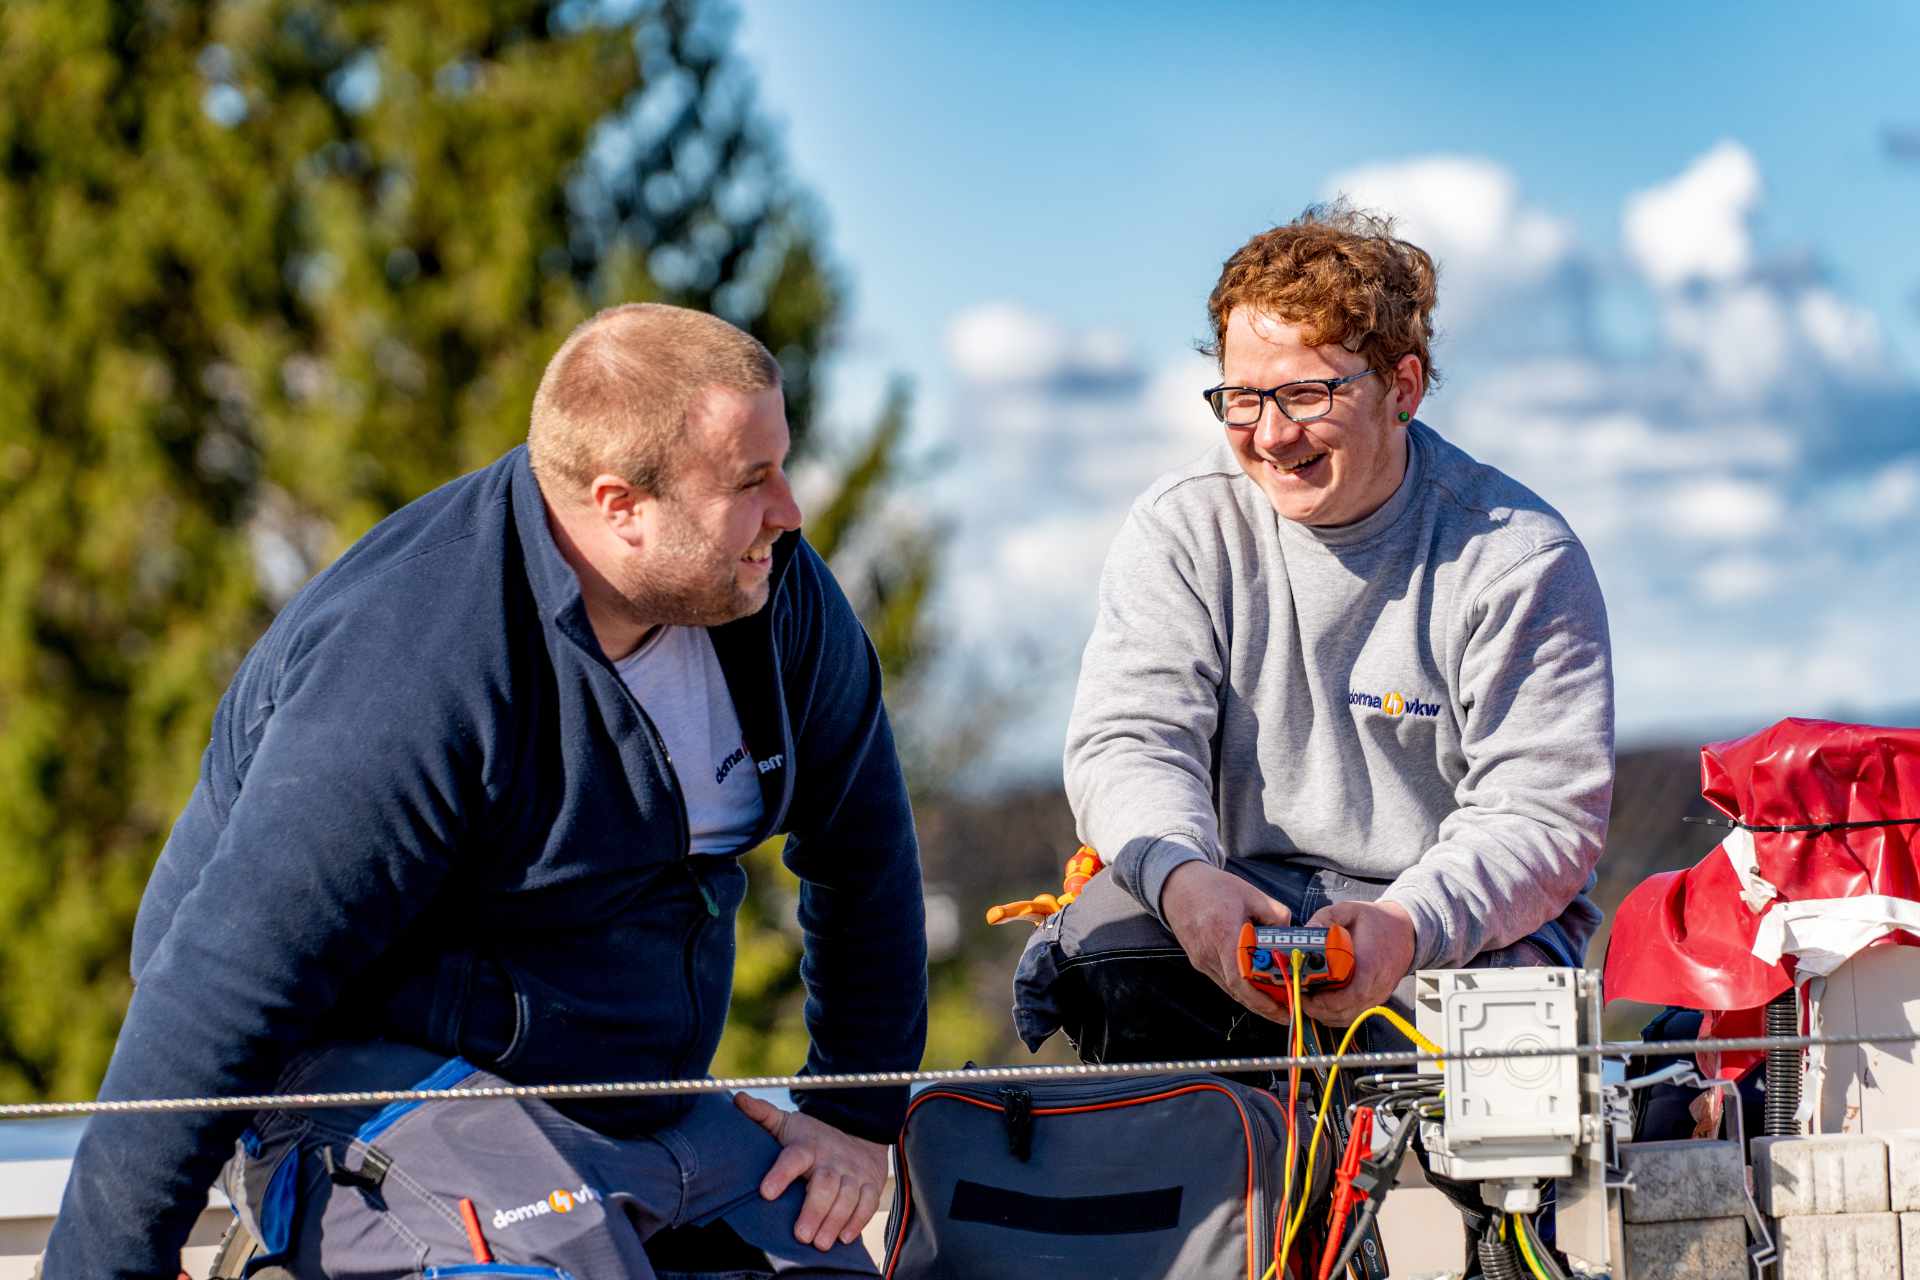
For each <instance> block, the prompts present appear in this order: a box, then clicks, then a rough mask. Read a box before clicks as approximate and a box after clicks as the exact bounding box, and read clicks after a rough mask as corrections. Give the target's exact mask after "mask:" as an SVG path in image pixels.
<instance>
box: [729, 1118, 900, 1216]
mask: <svg viewBox="0 0 1920 1280" xmlns="http://www.w3.org/2000/svg"><path fill="white" fill-rule="evenodd" d="M733 1104H734V1105H735V1106H737V1107H739V1108H740V1109H741V1110H742V1111H744V1112H746V1113H747V1116H748V1118H750V1119H751V1120H752V1121H753V1122H754V1123H755V1124H757V1125H759V1126H760V1127H761V1128H762V1129H765V1130H766V1131H767V1132H768V1133H770V1134H772V1135H773V1138H774V1141H776V1142H778V1143H779V1144H780V1146H781V1148H782V1150H781V1152H780V1156H779V1158H778V1159H776V1160H775V1161H774V1162H773V1168H771V1169H769V1170H767V1176H766V1177H764V1178H762V1179H761V1180H760V1194H761V1195H762V1196H763V1197H765V1198H766V1199H768V1200H778V1199H779V1198H780V1197H781V1195H783V1194H784V1193H785V1192H786V1189H787V1188H788V1187H789V1186H791V1185H792V1184H793V1180H794V1179H795V1178H805V1179H806V1180H807V1198H806V1201H805V1202H804V1203H803V1204H802V1205H801V1206H800V1216H799V1217H798V1218H796V1219H795V1220H794V1224H793V1238H794V1239H795V1240H798V1241H800V1243H802V1244H810V1245H812V1246H813V1247H814V1248H816V1249H819V1250H820V1251H821V1252H823V1253H824V1252H825V1251H826V1250H828V1249H831V1248H833V1246H834V1244H835V1243H839V1244H852V1243H853V1242H854V1241H855V1240H858V1239H859V1238H860V1231H861V1229H862V1228H863V1227H865V1226H866V1225H867V1220H868V1219H869V1218H871V1217H873V1213H874V1210H875V1209H878V1208H879V1207H880V1188H881V1187H882V1186H884V1185H885V1184H886V1181H887V1149H886V1148H885V1147H883V1146H881V1145H880V1144H879V1143H877V1142H868V1141H867V1140H866V1139H864V1138H856V1137H854V1136H853V1135H852V1134H850V1133H842V1132H841V1131H840V1130H838V1129H836V1128H834V1127H833V1126H832V1125H830V1124H827V1123H826V1122H825V1121H823V1120H815V1119H814V1118H813V1117H812V1116H807V1115H802V1114H801V1113H800V1112H798V1111H783V1110H781V1109H780V1108H779V1107H776V1106H774V1105H773V1104H772V1103H770V1102H762V1101H761V1100H760V1099H758V1098H756V1097H754V1096H752V1095H751V1094H745V1093H736V1094H734V1095H733Z"/></svg>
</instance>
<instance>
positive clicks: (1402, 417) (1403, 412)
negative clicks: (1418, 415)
mask: <svg viewBox="0 0 1920 1280" xmlns="http://www.w3.org/2000/svg"><path fill="white" fill-rule="evenodd" d="M1412 416H1413V415H1412V414H1410V413H1408V412H1407V411H1406V410H1405V409H1402V410H1401V411H1400V421H1402V422H1405V421H1406V420H1407V419H1409V418H1411V417H1412Z"/></svg>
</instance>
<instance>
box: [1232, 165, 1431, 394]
mask: <svg viewBox="0 0 1920 1280" xmlns="http://www.w3.org/2000/svg"><path fill="white" fill-rule="evenodd" d="M1435 285H1436V269H1435V267H1434V265H1433V258H1432V256H1431V255H1429V254H1428V253H1427V251H1426V250H1425V249H1422V248H1420V247H1419V246H1418V245H1415V244H1411V243H1409V242H1407V241H1405V240H1402V239H1400V238H1399V237H1398V236H1396V235H1394V234H1393V219H1391V218H1389V217H1387V216H1385V215H1384V214H1378V213H1370V212H1367V211H1365V210H1360V209H1354V208H1352V207H1351V206H1350V205H1348V204H1347V203H1346V202H1345V201H1335V202H1333V203H1331V204H1317V205H1312V206H1310V207H1309V208H1308V209H1307V210H1306V212H1304V213H1302V214H1301V215H1300V216H1299V217H1297V218H1295V219H1294V220H1293V221H1292V222H1289V223H1287V224H1286V225H1285V226H1281V227H1274V228H1273V229H1272V230H1270V231H1263V232H1261V233H1260V234H1259V235H1257V236H1255V237H1254V238H1253V239H1251V240H1249V241H1247V242H1246V243H1245V244H1244V245H1241V246H1240V248H1239V250H1238V251H1236V252H1235V253H1234V255H1233V256H1232V257H1231V258H1228V259H1227V261H1226V265H1225V266H1223V267H1221V269H1220V280H1219V282H1218V283H1217V284H1215V285H1214V286H1213V292H1212V293H1211V294H1210V295H1208V297H1207V314H1208V316H1209V317H1210V318H1211V320H1212V321H1213V340H1212V342H1210V343H1207V344H1205V345H1203V346H1202V347H1201V351H1202V352H1204V353H1205V354H1207V355H1210V356H1212V357H1213V358H1214V359H1216V360H1218V359H1219V358H1220V353H1221V345H1222V343H1224V342H1225V340H1226V334H1227V318H1228V317H1229V316H1230V315H1232V314H1233V310H1234V308H1235V307H1251V308H1253V309H1254V310H1256V311H1263V312H1266V313H1267V314H1269V315H1272V316H1275V317H1277V318H1278V319H1280V320H1284V321H1285V322H1286V323H1288V324H1291V325H1297V326H1299V328H1300V330H1301V337H1302V339H1303V340H1304V341H1305V342H1306V343H1307V344H1308V345H1309V346H1315V347H1318V346H1324V345H1326V344H1327V343H1338V344H1340V345H1341V346H1343V347H1345V348H1346V349H1347V350H1349V351H1354V352H1358V353H1359V354H1361V355H1363V356H1365V357H1366V358H1367V364H1368V365H1369V367H1371V368H1375V369H1391V368H1393V367H1394V366H1395V365H1396V364H1398V363H1399V362H1400V361H1401V360H1402V359H1403V358H1405V357H1406V356H1409V355H1415V356H1419V357H1420V367H1421V369H1422V370H1423V371H1424V373H1425V375H1426V385H1427V389H1428V390H1431V389H1432V388H1434V387H1436V386H1438V385H1439V383H1440V375H1439V372H1438V371H1437V370H1435V368H1434V367H1433V356H1432V354H1431V348H1432V344H1433V303H1434V296H1435Z"/></svg>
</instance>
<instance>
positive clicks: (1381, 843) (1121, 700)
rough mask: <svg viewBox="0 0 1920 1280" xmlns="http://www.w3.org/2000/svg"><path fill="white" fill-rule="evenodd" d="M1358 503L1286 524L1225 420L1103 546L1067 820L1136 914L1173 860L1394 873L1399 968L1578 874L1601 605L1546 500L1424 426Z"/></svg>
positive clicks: (1562, 904)
mask: <svg viewBox="0 0 1920 1280" xmlns="http://www.w3.org/2000/svg"><path fill="white" fill-rule="evenodd" d="M1408 440H1409V447H1408V450H1407V453H1408V459H1407V475H1406V479H1405V480H1404V481H1403V482H1402V484H1401V486H1400V488H1399V489H1398V491H1396V492H1395V494H1394V496H1393V497H1392V498H1391V499H1389V500H1388V502H1387V504H1386V505H1385V506H1383V507H1381V508H1380V510H1378V511H1376V512H1375V513H1374V514H1372V515H1371V516H1368V517H1367V518H1366V519H1365V520H1362V521H1360V522H1359V523H1357V524H1353V525H1348V526H1345V527H1342V528H1338V529H1316V528H1311V527H1309V526H1306V525H1301V524H1296V523H1294V522H1293V521H1290V520H1284V519H1282V518H1280V516H1279V515H1278V514H1276V513H1275V511H1274V509H1273V507H1272V505H1271V504H1269V502H1268V501H1267V498H1266V496H1265V495H1264V494H1263V493H1262V492H1261V491H1260V489H1259V487H1258V486H1256V485H1255V484H1254V482H1253V481H1252V480H1251V479H1250V478H1248V476H1247V475H1246V473H1245V472H1243V471H1242V470H1241V469H1240V466H1239V464H1238V462H1237V461H1236V460H1235V459H1234V456H1233V453H1232V452H1231V451H1230V450H1229V449H1228V447H1227V446H1226V444H1225V443H1224V442H1223V443H1221V444H1220V445H1217V446H1216V447H1214V448H1213V449H1211V450H1209V451H1208V452H1207V453H1206V454H1205V455H1204V456H1203V457H1201V458H1200V459H1198V460H1197V461H1196V462H1194V463H1193V464H1192V465H1190V466H1187V467H1185V468H1183V469H1181V470H1179V471H1176V472H1173V473H1171V474H1169V475H1166V476H1163V477H1161V479H1160V480H1158V481H1157V482H1155V484H1154V485H1153V487H1152V488H1150V489H1148V490H1147V492H1146V493H1145V494H1143V495H1142V496H1141V497H1140V498H1139V499H1138V500H1137V501H1136V502H1135V503H1134V505H1133V509H1132V511H1131V512H1130V513H1129V515H1128V517H1127V522H1126V525H1125V527H1124V528H1122V529H1121V531H1120V534H1119V536H1118V537H1117V538H1116V539H1115V540H1114V544H1113V548H1112V550H1111V551H1110V552H1109V553H1108V556H1107V563H1106V569H1105V571H1104V572H1103V574H1102V575H1101V580H1100V603H1099V615H1098V618H1097V620H1096V622H1095V624H1094V629H1093V636H1092V638H1091V639H1090V640H1089V641H1088V642H1087V649H1086V654H1085V656H1084V658H1083V659H1082V661H1081V666H1080V683H1079V688H1078V690H1077V692H1076V694H1075V697H1074V707H1073V719H1072V721H1071V723H1070V724H1069V726H1068V730H1067V751H1066V783H1067V796H1068V799H1069V800H1070V802H1071V803H1072V805H1073V811H1074V815H1075V817H1076V819H1077V821H1078V823H1079V830H1080V837H1081V839H1083V840H1085V841H1086V842H1087V843H1088V844H1091V845H1093V846H1094V847H1095V848H1096V849H1098V850H1100V852H1101V853H1102V855H1103V856H1105V857H1106V858H1107V860H1108V862H1109V863H1110V864H1111V866H1112V871H1113V874H1114V875H1115V877H1117V879H1118V880H1119V882H1120V883H1121V885H1122V886H1124V887H1125V888H1126V889H1127V890H1128V891H1129V892H1130V893H1132V894H1133V895H1134V896H1135V897H1137V898H1138V899H1139V900H1140V901H1141V903H1142V904H1143V905H1144V906H1146V907H1147V908H1148V909H1149V910H1151V911H1154V912H1155V913H1156V914H1157V913H1158V911H1159V903H1160V891H1161V888H1162V886H1163V885H1164V884H1165V883H1166V879H1167V876H1168V875H1169V874H1170V873H1171V872H1172V871H1173V869H1174V868H1175V867H1177V866H1179V865H1181V864H1182V863H1184V862H1188V861H1191V860H1194V859H1198V858H1204V859H1206V860H1207V861H1209V862H1212V863H1214V864H1216V865H1221V864H1224V862H1225V860H1226V858H1227V857H1228V856H1229V855H1231V854H1253V853H1289V854H1298V855H1300V857H1301V858H1302V859H1303V860H1305V861H1307V862H1309V863H1313V864H1317V865H1320V866H1324V867H1329V868H1332V869H1333V870H1336V871H1340V872H1343V873H1345V874H1348V875H1352V876H1358V877H1361V878H1364V879H1371V880H1376V881H1391V884H1390V885H1389V887H1388V888H1387V889H1386V891H1385V893H1384V894H1383V895H1382V898H1383V900H1384V901H1390V902H1397V903H1399V904H1400V905H1401V906H1403V907H1405V908H1406V909H1407V911H1408V912H1409V914H1411V915H1412V917H1413V922H1414V929H1415V936H1416V940H1415V944H1414V965H1415V967H1416V968H1438V967H1453V966H1459V965H1464V964H1465V963H1466V962H1467V961H1468V960H1469V959H1471V958H1472V957H1473V956H1474V955H1476V954H1478V953H1479V952H1481V951H1484V950H1487V949H1490V948H1494V947H1501V946H1505V945H1507V944H1509V943H1511V942H1514V941H1516V940H1517V939H1520V938H1523V937H1525V936H1526V935H1528V934H1529V933H1531V932H1533V931H1534V930H1535V929H1537V928H1539V927H1540V926H1541V925H1543V924H1545V923H1546V922H1547V921H1549V920H1554V919H1556V918H1557V919H1558V920H1559V921H1560V923H1561V925H1562V927H1563V928H1565V929H1566V931H1567V933H1568V935H1569V936H1570V938H1571V940H1572V941H1573V943H1574V944H1575V946H1576V947H1584V946H1585V945H1586V942H1587V940H1588V938H1590V937H1591V936H1592V933H1593V929H1594V926H1595V925H1596V924H1598V923H1599V919H1600V913H1599V912H1598V911H1597V910H1596V909H1595V908H1594V906H1593V904H1592V903H1591V902H1590V901H1588V899H1587V898H1586V896H1585V894H1584V892H1583V890H1584V889H1586V888H1588V887H1590V886H1591V884H1592V872H1593V868H1594V864H1595V863H1596V862H1597V861H1598V859H1599V856H1600V847H1601V843H1602V841H1603V840H1604V839H1605V837H1606V829H1607V806H1608V801H1609V799H1610V797H1611V794H1612V790H1613V674H1612V663H1611V654H1610V649H1609V645H1608V639H1607V621H1606V608H1605V605H1604V603H1603V602H1602V600H1601V598H1600V587H1599V584H1598V582H1597V581H1596V580H1595V578H1594V574H1593V567H1592V565H1591V563H1590V562H1589V561H1588V559H1587V553H1586V550H1585V548H1583V547H1582V546H1581V545H1580V541H1579V539H1578V538H1576V537H1575V536H1574V534H1573V531H1572V530H1571V529H1569V528H1568V527H1567V524H1566V522H1565V521H1564V520H1562V519H1561V518H1560V515H1559V513H1558V512H1556V511H1554V510H1553V509H1552V508H1551V507H1549V506H1548V505H1547V504H1546V503H1545V502H1543V501H1541V500H1540V498H1538V497H1537V496H1535V495H1534V494H1533V493H1532V492H1530V491H1529V490H1528V489H1526V488H1525V487H1524V486H1522V485H1520V484H1518V483H1516V482H1515V481H1513V480H1511V479H1509V478H1508V477H1507V476H1505V475H1502V474H1501V473H1500V472H1498V471H1496V470H1494V469H1493V468H1492V467H1488V466H1484V465H1482V464H1480V463H1478V462H1475V461H1474V460H1473V459H1472V458H1470V457H1468V456H1467V455H1466V454H1465V453H1463V452H1461V451H1460V450H1459V449H1458V448H1455V447H1454V446H1453V445H1451V444H1449V443H1447V442H1446V441H1445V440H1442V439H1441V438H1440V437H1439V436H1438V435H1436V434H1434V432H1433V431H1432V430H1431V429H1430V428H1428V427H1426V426H1424V425H1423V424H1421V423H1419V422H1415V423H1414V424H1413V425H1412V426H1411V427H1410V428H1409V429H1408Z"/></svg>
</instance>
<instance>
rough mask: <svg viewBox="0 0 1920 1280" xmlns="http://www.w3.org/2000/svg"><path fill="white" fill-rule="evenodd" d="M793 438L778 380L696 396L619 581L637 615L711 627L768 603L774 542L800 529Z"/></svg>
mask: <svg viewBox="0 0 1920 1280" xmlns="http://www.w3.org/2000/svg"><path fill="white" fill-rule="evenodd" d="M788 444H789V438H788V433H787V413H786V402H785V400H784V398H783V397H782V395H781V391H780V388H779V387H777V386H776V387H772V388H769V389H768V390H765V391H761V392H755V393H748V392H741V391H731V390H726V389H723V388H710V389H709V390H707V391H705V392H703V393H701V395H700V396H699V397H697V398H696V399H695V401H694V403H693V406H692V407H691V409H690V410H689V411H688V414H687V432H686V439H685V442H684V443H683V444H682V446H681V453H680V456H679V458H678V460H677V461H676V464H675V466H674V468H673V479H672V481H671V483H670V484H669V485H668V486H667V491H666V493H665V494H663V495H659V496H649V497H646V498H644V499H642V500H641V502H640V503H639V504H638V511H637V517H638V521H639V530H638V532H639V535H640V536H639V538H638V544H639V545H637V546H635V547H633V549H632V551H631V554H630V555H629V556H627V557H626V563H625V564H624V565H623V567H622V570H621V573H620V575H619V581H618V582H617V583H616V584H615V585H616V588H617V590H618V591H619V593H620V595H621V596H622V597H624V599H625V601H626V603H627V605H628V607H629V608H630V610H631V611H632V614H633V616H634V618H635V619H636V620H639V621H642V622H643V623H644V624H645V625H649V626H651V625H657V624H661V623H665V624H670V625H677V626H708V627H710V626H716V625H718V624H720V623H723V622H731V621H733V620H734V619H736V618H744V617H746V616H747V615H748V614H750V613H755V612H757V611H758V610H760V609H761V608H762V607H763V606H765V604H766V603H767V595H768V592H769V589H770V588H769V583H770V578H771V574H772V570H773V544H774V542H775V540H777V539H778V538H779V537H780V535H781V534H783V533H786V532H787V531H788V530H790V529H797V528H799V527H800V507H799V505H798V504H797V503H796V502H795V501H794V498H793V489H792V487H791V486H790V485H789V484H788V483H787V475H786V471H785V470H784V469H783V468H784V466H785V463H786V458H787V448H788Z"/></svg>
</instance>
